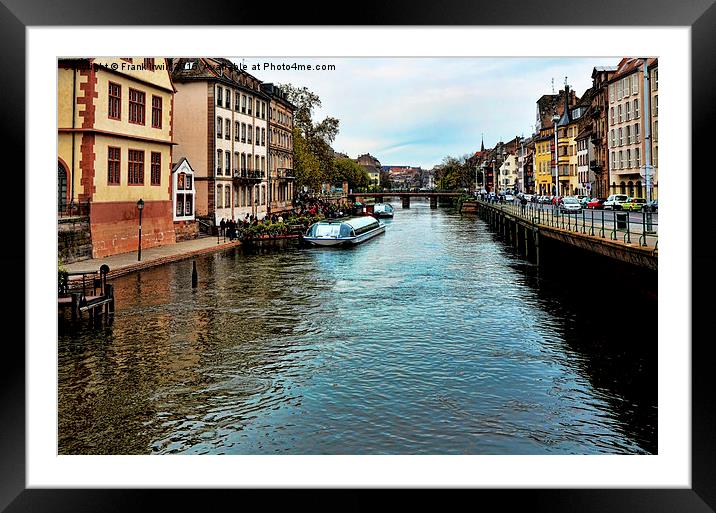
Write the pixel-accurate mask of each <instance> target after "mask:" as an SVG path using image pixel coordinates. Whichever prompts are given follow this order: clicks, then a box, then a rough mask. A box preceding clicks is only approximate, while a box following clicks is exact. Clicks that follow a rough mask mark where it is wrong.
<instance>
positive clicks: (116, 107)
mask: <svg viewBox="0 0 716 513" xmlns="http://www.w3.org/2000/svg"><path fill="white" fill-rule="evenodd" d="M107 116H108V117H109V119H120V118H121V117H122V86H121V85H119V84H115V83H114V82H110V83H109V105H108V107H107Z"/></svg>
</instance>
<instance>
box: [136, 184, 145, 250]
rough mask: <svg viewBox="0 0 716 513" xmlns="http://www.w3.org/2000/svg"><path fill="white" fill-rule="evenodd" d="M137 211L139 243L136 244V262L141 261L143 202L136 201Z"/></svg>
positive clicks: (140, 200)
mask: <svg viewBox="0 0 716 513" xmlns="http://www.w3.org/2000/svg"><path fill="white" fill-rule="evenodd" d="M137 210H139V241H138V242H137V262H141V261H142V210H144V200H143V199H141V198H140V199H139V201H137Z"/></svg>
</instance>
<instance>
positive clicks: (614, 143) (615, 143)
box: [612, 128, 617, 146]
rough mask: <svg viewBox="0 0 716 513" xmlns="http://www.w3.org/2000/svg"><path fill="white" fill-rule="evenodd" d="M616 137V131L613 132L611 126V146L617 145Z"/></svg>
mask: <svg viewBox="0 0 716 513" xmlns="http://www.w3.org/2000/svg"><path fill="white" fill-rule="evenodd" d="M616 137H617V136H616V132H615V131H614V129H613V128H612V146H616V145H617V138H616Z"/></svg>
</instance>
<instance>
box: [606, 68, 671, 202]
mask: <svg viewBox="0 0 716 513" xmlns="http://www.w3.org/2000/svg"><path fill="white" fill-rule="evenodd" d="M655 63H656V60H655V59H648V62H647V68H649V67H651V66H652V65H654V66H655ZM655 69H656V68H655ZM643 83H644V77H643V60H642V59H633V58H624V59H622V60H621V62H620V63H619V65H618V66H617V71H616V73H615V74H614V76H613V77H612V79H611V80H610V82H609V116H608V117H609V137H608V139H607V141H608V144H609V182H610V188H609V189H610V193H611V194H614V193H620V194H628V195H629V196H635V197H644V196H645V189H644V177H643V173H644V165H645V161H644V150H645V146H644V145H645V141H644V122H645V120H644V111H643V109H644V87H643ZM654 93H655V91H652V98H653V96H654ZM657 104H658V99H657ZM657 109H658V107H657ZM652 113H654V109H653V108H652V109H651V113H647V116H648V117H649V118H651V117H652ZM657 121H658V119H657ZM646 122H649V120H647V121H646ZM657 130H658V123H657ZM657 137H658V136H657ZM656 171H657V169H656V167H654V168H653V172H652V173H653V174H652V176H653V180H654V184H656V183H657V172H656ZM654 190H655V189H654ZM654 196H656V195H654Z"/></svg>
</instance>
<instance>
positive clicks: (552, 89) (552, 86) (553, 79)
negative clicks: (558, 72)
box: [552, 77, 554, 94]
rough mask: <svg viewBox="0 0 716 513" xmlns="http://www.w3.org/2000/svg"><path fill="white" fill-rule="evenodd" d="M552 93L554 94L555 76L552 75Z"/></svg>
mask: <svg viewBox="0 0 716 513" xmlns="http://www.w3.org/2000/svg"><path fill="white" fill-rule="evenodd" d="M552 94H554V77H552Z"/></svg>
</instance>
